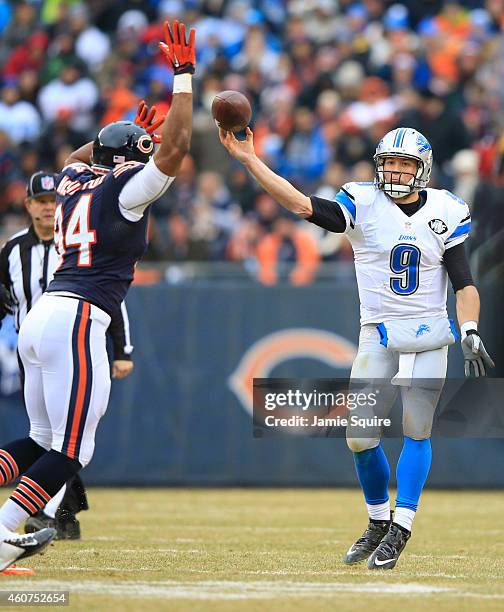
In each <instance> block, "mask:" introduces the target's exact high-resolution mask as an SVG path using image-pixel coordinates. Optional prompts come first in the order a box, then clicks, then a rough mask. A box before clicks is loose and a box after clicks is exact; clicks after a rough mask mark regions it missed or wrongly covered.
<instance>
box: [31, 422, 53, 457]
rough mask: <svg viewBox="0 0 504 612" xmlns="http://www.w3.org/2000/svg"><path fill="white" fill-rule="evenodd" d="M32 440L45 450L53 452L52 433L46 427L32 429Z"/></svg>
mask: <svg viewBox="0 0 504 612" xmlns="http://www.w3.org/2000/svg"><path fill="white" fill-rule="evenodd" d="M29 435H30V438H31V439H32V440H33V441H34V442H36V443H37V444H38V445H39V446H41V447H42V448H43V449H45V450H47V451H48V450H51V444H52V431H51V429H50V428H46V427H32V428H31V429H30V434H29Z"/></svg>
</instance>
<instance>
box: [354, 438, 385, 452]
mask: <svg viewBox="0 0 504 612" xmlns="http://www.w3.org/2000/svg"><path fill="white" fill-rule="evenodd" d="M346 442H347V445H348V448H349V449H350V450H351V451H352V452H353V453H361V452H362V451H365V450H368V449H370V448H375V446H378V444H379V443H380V440H379V438H352V437H350V436H347V439H346Z"/></svg>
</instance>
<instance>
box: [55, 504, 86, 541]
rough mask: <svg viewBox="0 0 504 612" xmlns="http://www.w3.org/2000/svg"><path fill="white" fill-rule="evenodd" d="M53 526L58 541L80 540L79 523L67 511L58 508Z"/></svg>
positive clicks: (72, 514) (73, 515) (71, 513)
mask: <svg viewBox="0 0 504 612" xmlns="http://www.w3.org/2000/svg"><path fill="white" fill-rule="evenodd" d="M54 526H55V528H56V531H57V532H58V536H57V539H58V540H80V539H81V531H80V523H79V521H78V520H77V518H76V517H75V514H74V513H73V512H70V511H69V510H62V509H61V508H60V509H59V510H58V511H57V512H56V518H55V522H54Z"/></svg>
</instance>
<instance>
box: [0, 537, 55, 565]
mask: <svg viewBox="0 0 504 612" xmlns="http://www.w3.org/2000/svg"><path fill="white" fill-rule="evenodd" d="M55 537H56V529H50V528H46V529H41V530H40V531H36V532H35V533H30V534H26V535H21V534H19V533H12V534H11V535H9V536H7V537H6V538H5V540H3V541H2V542H0V572H1V571H3V570H4V569H6V568H7V567H9V565H12V564H13V563H15V562H16V561H18V560H19V559H25V558H26V557H31V556H32V555H36V554H37V553H40V552H42V551H43V550H44V548H45V547H46V546H48V545H49V544H50V543H51V542H52V541H53V540H54V538H55Z"/></svg>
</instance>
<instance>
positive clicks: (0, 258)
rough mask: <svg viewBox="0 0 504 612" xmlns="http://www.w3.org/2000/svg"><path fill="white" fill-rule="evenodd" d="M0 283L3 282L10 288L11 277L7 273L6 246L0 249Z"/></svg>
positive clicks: (7, 258) (7, 257)
mask: <svg viewBox="0 0 504 612" xmlns="http://www.w3.org/2000/svg"><path fill="white" fill-rule="evenodd" d="M0 283H3V284H4V285H5V287H7V289H10V286H11V279H10V274H9V256H8V254H7V246H4V248H3V249H2V250H1V251H0Z"/></svg>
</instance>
